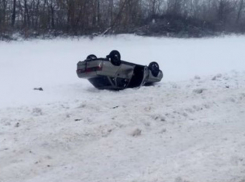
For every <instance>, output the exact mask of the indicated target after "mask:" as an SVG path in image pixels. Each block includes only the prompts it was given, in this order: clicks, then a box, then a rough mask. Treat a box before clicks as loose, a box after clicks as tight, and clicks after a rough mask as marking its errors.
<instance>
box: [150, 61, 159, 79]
mask: <svg viewBox="0 0 245 182" xmlns="http://www.w3.org/2000/svg"><path fill="white" fill-rule="evenodd" d="M148 68H149V70H151V73H152V75H153V76H154V77H157V75H158V74H159V71H160V69H159V65H158V63H157V62H151V63H150V64H149V66H148Z"/></svg>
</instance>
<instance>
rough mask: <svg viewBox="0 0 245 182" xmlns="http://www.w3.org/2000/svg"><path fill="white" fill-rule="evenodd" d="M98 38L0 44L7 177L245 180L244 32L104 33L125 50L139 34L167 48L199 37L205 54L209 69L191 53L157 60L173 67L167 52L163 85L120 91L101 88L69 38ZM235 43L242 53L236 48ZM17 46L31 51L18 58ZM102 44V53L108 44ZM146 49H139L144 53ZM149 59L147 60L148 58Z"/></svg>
mask: <svg viewBox="0 0 245 182" xmlns="http://www.w3.org/2000/svg"><path fill="white" fill-rule="evenodd" d="M63 41H64V40H60V42H63ZM84 41H85V42H84ZM96 41H97V40H94V41H91V42H90V41H88V40H80V41H77V42H76V41H75V42H73V41H67V44H68V45H67V47H66V46H64V45H66V44H63V45H60V48H59V50H56V49H54V48H52V46H54V47H55V46H56V45H54V44H55V41H54V42H53V41H43V42H42V41H41V42H23V43H10V44H6V43H0V47H1V49H0V51H2V50H3V49H5V51H4V52H5V54H4V56H3V57H4V60H1V61H0V64H1V67H0V71H1V72H0V74H1V75H0V76H1V77H0V81H1V85H3V87H1V90H0V91H1V92H0V94H1V95H0V98H1V103H0V182H16V181H18V182H22V181H23V182H27V181H28V182H46V181H52V182H56V181H57V182H67V181H70V182H104V181H109V182H115V181H118V182H124V181H125V182H165V181H166V182H197V181H198V182H220V181H222V182H244V181H245V130H244V128H245V79H244V78H245V72H244V71H243V70H245V65H244V63H243V62H242V60H244V58H245V54H244V52H242V51H241V48H240V47H239V46H241V45H243V44H244V37H240V38H239V37H238V38H236V37H228V38H223V39H221V38H217V39H210V40H175V39H174V40H172V39H162V40H157V39H153V38H149V39H148V38H146V39H144V38H138V37H126V38H125V37H124V38H115V40H114V39H104V42H103V43H102V44H105V42H106V41H108V42H107V43H110V44H109V45H111V44H113V45H114V46H115V47H119V48H120V49H122V50H123V52H127V50H128V51H130V50H131V49H130V47H127V46H129V42H131V44H132V45H134V46H135V45H138V44H137V42H138V41H141V42H145V44H146V43H148V44H150V42H151V41H153V42H154V44H153V43H152V44H150V45H151V46H153V45H154V46H153V47H155V48H156V47H158V50H159V49H161V47H164V46H166V47H165V49H168V51H169V50H170V48H168V46H170V47H172V49H174V50H176V49H178V48H176V47H178V46H181V45H182V49H184V50H187V49H190V50H191V49H192V48H194V47H195V46H194V45H198V46H200V47H202V51H203V52H204V54H203V57H201V58H199V59H198V61H199V66H202V68H198V66H197V65H198V63H195V64H193V65H192V64H190V62H188V61H187V59H186V64H187V65H189V66H190V67H188V68H187V67H178V66H177V65H180V63H181V62H182V61H181V60H180V58H181V56H182V57H183V56H184V58H183V59H185V56H186V57H188V55H186V54H185V53H184V52H185V51H183V52H182V55H181V54H180V55H176V54H174V53H173V52H175V51H172V54H173V56H174V58H173V59H172V60H171V62H170V61H168V60H167V58H166V59H162V60H164V61H162V62H161V61H158V62H159V63H160V66H162V68H163V71H164V70H165V69H166V68H165V69H164V65H165V60H166V65H167V66H166V67H167V68H168V69H166V70H165V72H164V73H165V80H164V79H163V82H162V83H160V84H157V85H155V86H152V87H141V88H140V89H126V90H123V91H119V92H112V91H103V90H102V91H101V90H96V89H95V88H93V87H92V86H91V85H90V84H89V83H87V82H86V80H85V81H83V80H79V79H78V78H76V74H75V68H76V65H75V64H76V61H74V60H76V59H78V58H77V55H74V53H75V51H74V49H71V48H70V46H72V45H73V43H74V44H76V45H78V44H81V46H83V43H86V46H88V47H90V49H91V50H92V48H91V47H92V45H95V46H97V47H99V45H97V44H98V42H96ZM58 42H59V41H58ZM184 42H185V43H186V44H184ZM225 42H227V44H228V43H229V45H224V44H223V43H225ZM211 43H212V45H214V44H216V45H218V44H219V45H220V46H221V47H222V50H226V52H224V53H223V54H226V56H224V55H223V56H222V57H223V58H224V59H223V60H221V59H217V57H216V58H213V57H212V56H215V55H216V53H217V52H221V48H220V47H217V49H216V50H213V51H211V49H210V48H209V45H210V44H211ZM46 44H47V45H46ZM230 44H232V45H233V47H234V46H236V47H238V49H239V48H240V51H239V50H233V49H230V52H227V51H228V47H230V46H231V45H230ZM31 45H32V46H31ZM167 45H168V46H167ZM205 45H206V46H205ZM212 45H211V47H212ZM86 46H85V45H84V47H83V48H84V49H85V50H86V51H85V52H86V54H87V53H89V52H88V49H87V48H85V47H86ZM140 46H142V43H140ZM151 46H150V48H149V49H150V51H154V50H153V49H151ZM135 47H136V46H135ZM143 47H144V46H143ZM143 47H141V48H142V49H143ZM146 47H147V46H146ZM146 47H145V49H146ZM188 47H189V48H188ZM231 47H232V46H231ZM231 47H230V48H231ZM24 48H25V49H24ZM107 48H108V50H110V49H111V47H110V46H108V47H107ZM119 48H118V49H119ZM149 49H148V50H149ZM165 49H163V50H165ZM182 49H180V48H179V49H178V51H181V50H182ZM207 49H210V52H209V54H207V52H208V51H207ZM10 50H12V51H14V52H15V51H16V52H18V51H19V52H24V53H27V52H28V51H27V50H29V51H30V52H29V55H27V54H24V55H22V56H20V54H19V56H18V55H13V54H10V53H8V51H10ZM37 50H38V51H37ZM48 50H50V54H49V56H45V55H46V54H44V52H45V53H48ZM95 50H97V49H95ZM106 50H107V49H106ZM198 50H199V49H197V48H196V51H198ZM39 51H40V52H39ZM53 51H54V52H55V53H53ZM66 51H67V52H66ZM97 51H98V50H97ZM100 51H101V52H99V51H98V53H97V54H101V55H103V54H102V52H103V53H104V52H105V49H104V50H103V51H102V50H100ZM137 51H139V49H138V48H136V51H135V52H136V53H135V54H136V55H135V54H133V53H132V55H134V56H135V57H137V55H138V56H139V55H140V54H139V52H138V53H137ZM202 51H199V53H200V54H201V53H202ZM108 52H109V51H108ZM194 52H195V51H194ZM155 53H156V54H158V51H156V52H155ZM230 53H231V54H232V55H233V58H234V56H235V57H236V59H234V60H233V61H230V59H231V57H230V59H229V56H231V55H230ZM76 54H78V55H81V51H77V53H76ZM159 54H160V53H159ZM165 54H166V55H167V54H168V55H170V53H168V52H165ZM194 54H197V53H194ZM237 54H239V55H237ZM2 55H3V52H2ZM69 55H70V56H69ZM82 55H83V56H84V57H85V56H86V55H85V54H84V53H83V54H82ZM122 55H123V54H122ZM128 55H129V53H128ZM152 55H153V57H154V55H155V54H154V53H153V52H152ZM57 57H58V58H60V60H58V58H57ZM166 57H168V56H166ZM205 57H206V58H205ZM14 58H16V59H14ZM17 58H18V59H17ZM35 58H36V59H37V61H36V62H35V60H33V59H35ZM126 58H127V56H126ZM148 58H150V56H149V57H148ZM155 58H157V57H155ZM178 58H179V59H178ZM196 58H197V57H196ZM211 58H212V60H210V59H211ZM67 59H68V60H69V61H66V60H67ZM128 59H129V60H130V57H129V56H128ZM190 59H191V58H190ZM132 60H133V59H132ZM204 60H207V62H209V63H208V64H209V66H211V67H207V66H204V65H205V64H207V62H205V63H204V62H203V61H204ZM141 61H142V62H145V64H146V63H147V62H148V60H147V59H146V58H145V57H144V56H141V59H140V60H139V61H138V62H141ZM212 61H213V62H212ZM215 61H216V62H215ZM136 62H137V61H136ZM191 62H192V61H191ZM193 62H194V61H193ZM232 63H233V64H232ZM219 64H220V66H218V65H219ZM230 69H234V71H230ZM188 70H189V72H188ZM169 74H170V75H174V77H173V78H171V76H169ZM195 75H196V76H195ZM34 87H43V89H44V91H36V90H33V88H34Z"/></svg>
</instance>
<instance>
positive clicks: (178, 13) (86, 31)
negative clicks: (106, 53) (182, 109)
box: [0, 0, 245, 37]
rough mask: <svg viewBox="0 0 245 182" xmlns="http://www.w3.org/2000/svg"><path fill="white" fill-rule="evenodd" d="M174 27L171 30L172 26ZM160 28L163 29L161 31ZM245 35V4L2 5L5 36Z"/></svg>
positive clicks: (86, 0)
mask: <svg viewBox="0 0 245 182" xmlns="http://www.w3.org/2000/svg"><path fill="white" fill-rule="evenodd" d="M170 24H171V26H170ZM160 25H161V26H160ZM154 27H155V29H157V30H158V31H157V32H158V34H159V35H160V34H164V35H165V34H166V35H167V34H168V33H169V32H170V33H171V32H172V33H173V34H177V33H179V32H181V31H182V30H183V29H186V30H188V31H189V32H192V31H193V30H196V29H197V30H201V29H203V28H204V27H205V28H206V29H207V30H208V31H212V32H237V33H244V32H245V0H0V36H1V37H4V36H10V35H12V34H14V33H20V34H21V35H22V36H24V37H32V36H38V35H54V36H59V35H97V34H117V33H135V32H136V33H137V32H139V33H141V34H151V32H154V31H155V30H154Z"/></svg>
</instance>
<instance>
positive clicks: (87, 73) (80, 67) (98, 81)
mask: <svg viewBox="0 0 245 182" xmlns="http://www.w3.org/2000/svg"><path fill="white" fill-rule="evenodd" d="M77 75H78V77H79V78H85V79H88V80H89V82H90V83H91V84H92V85H93V86H94V87H96V88H98V89H110V90H122V89H125V88H133V87H140V86H142V85H151V84H153V83H155V82H160V81H161V79H162V78H163V73H162V71H161V70H160V69H159V65H158V63H156V62H151V63H150V64H149V65H148V66H144V65H139V64H134V63H130V62H127V61H122V60H121V55H120V53H119V52H118V51H116V50H113V51H111V52H110V54H109V55H108V56H106V58H97V57H96V56H95V55H93V54H91V55H89V56H88V57H87V58H86V60H84V61H79V62H78V63H77Z"/></svg>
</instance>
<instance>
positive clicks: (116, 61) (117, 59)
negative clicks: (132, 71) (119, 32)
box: [109, 50, 121, 66]
mask: <svg viewBox="0 0 245 182" xmlns="http://www.w3.org/2000/svg"><path fill="white" fill-rule="evenodd" d="M109 57H110V60H111V63H112V64H113V65H115V66H120V65H121V55H120V53H119V52H118V51H116V50H114V51H111V52H110V54H109Z"/></svg>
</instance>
